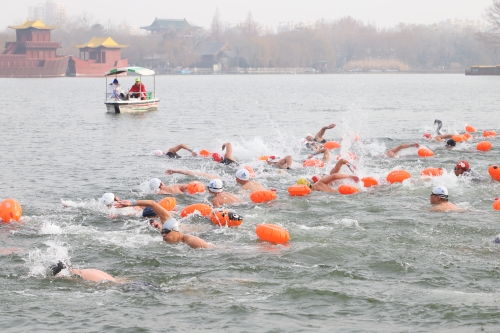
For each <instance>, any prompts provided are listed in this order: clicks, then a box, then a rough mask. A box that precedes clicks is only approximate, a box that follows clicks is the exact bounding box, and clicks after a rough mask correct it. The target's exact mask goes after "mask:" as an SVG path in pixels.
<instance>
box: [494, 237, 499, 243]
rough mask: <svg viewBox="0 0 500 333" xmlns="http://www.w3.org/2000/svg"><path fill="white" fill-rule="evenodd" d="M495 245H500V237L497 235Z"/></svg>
mask: <svg viewBox="0 0 500 333" xmlns="http://www.w3.org/2000/svg"><path fill="white" fill-rule="evenodd" d="M494 242H495V244H500V235H497V236H496V237H495V240H494Z"/></svg>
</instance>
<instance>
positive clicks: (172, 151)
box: [165, 144, 198, 158]
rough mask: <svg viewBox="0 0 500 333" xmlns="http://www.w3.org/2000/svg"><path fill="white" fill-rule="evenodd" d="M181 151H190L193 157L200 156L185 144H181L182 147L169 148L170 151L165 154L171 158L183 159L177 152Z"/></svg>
mask: <svg viewBox="0 0 500 333" xmlns="http://www.w3.org/2000/svg"><path fill="white" fill-rule="evenodd" d="M181 149H184V150H187V151H189V152H190V153H191V155H193V156H198V154H197V153H196V152H195V151H193V150H192V149H191V148H189V147H188V146H186V145H185V144H180V145H177V146H175V147H172V148H169V149H168V151H167V152H166V153H165V155H167V156H168V157H170V158H181V156H180V155H179V154H177V152H178V151H179V150H181Z"/></svg>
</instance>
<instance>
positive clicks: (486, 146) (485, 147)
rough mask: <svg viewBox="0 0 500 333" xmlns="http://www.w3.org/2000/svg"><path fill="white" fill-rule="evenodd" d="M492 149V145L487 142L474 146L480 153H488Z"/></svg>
mask: <svg viewBox="0 0 500 333" xmlns="http://www.w3.org/2000/svg"><path fill="white" fill-rule="evenodd" d="M492 147H493V145H492V144H491V142H489V141H481V142H478V144H477V145H476V149H477V150H480V151H488V150H491V148H492Z"/></svg>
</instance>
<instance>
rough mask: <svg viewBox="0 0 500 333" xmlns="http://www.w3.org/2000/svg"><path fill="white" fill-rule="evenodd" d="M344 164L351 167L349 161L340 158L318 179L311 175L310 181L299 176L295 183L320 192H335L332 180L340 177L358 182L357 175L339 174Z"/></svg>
mask: <svg viewBox="0 0 500 333" xmlns="http://www.w3.org/2000/svg"><path fill="white" fill-rule="evenodd" d="M343 165H346V166H348V167H349V169H350V170H351V171H352V169H351V167H352V166H351V165H350V163H349V162H348V161H347V160H345V159H340V160H339V161H338V162H337V163H336V164H335V167H333V169H332V170H331V171H330V174H329V175H326V176H323V177H321V178H319V179H318V177H316V178H315V177H313V179H312V181H309V180H308V179H306V178H300V179H298V180H297V184H302V185H307V186H309V187H310V188H311V190H313V191H320V192H329V193H335V192H337V190H336V189H334V188H333V187H332V186H331V184H332V183H333V182H334V181H337V180H341V179H351V180H353V181H355V182H359V177H357V176H351V175H346V174H341V173H338V171H339V170H340V168H341V167H342V166H343Z"/></svg>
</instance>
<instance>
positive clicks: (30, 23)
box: [9, 20, 56, 30]
mask: <svg viewBox="0 0 500 333" xmlns="http://www.w3.org/2000/svg"><path fill="white" fill-rule="evenodd" d="M9 28H11V29H16V30H21V29H29V28H33V29H38V30H52V29H55V28H56V27H52V26H48V25H45V23H43V22H42V21H40V20H35V21H26V22H24V23H23V24H21V25H11V26H9Z"/></svg>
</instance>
